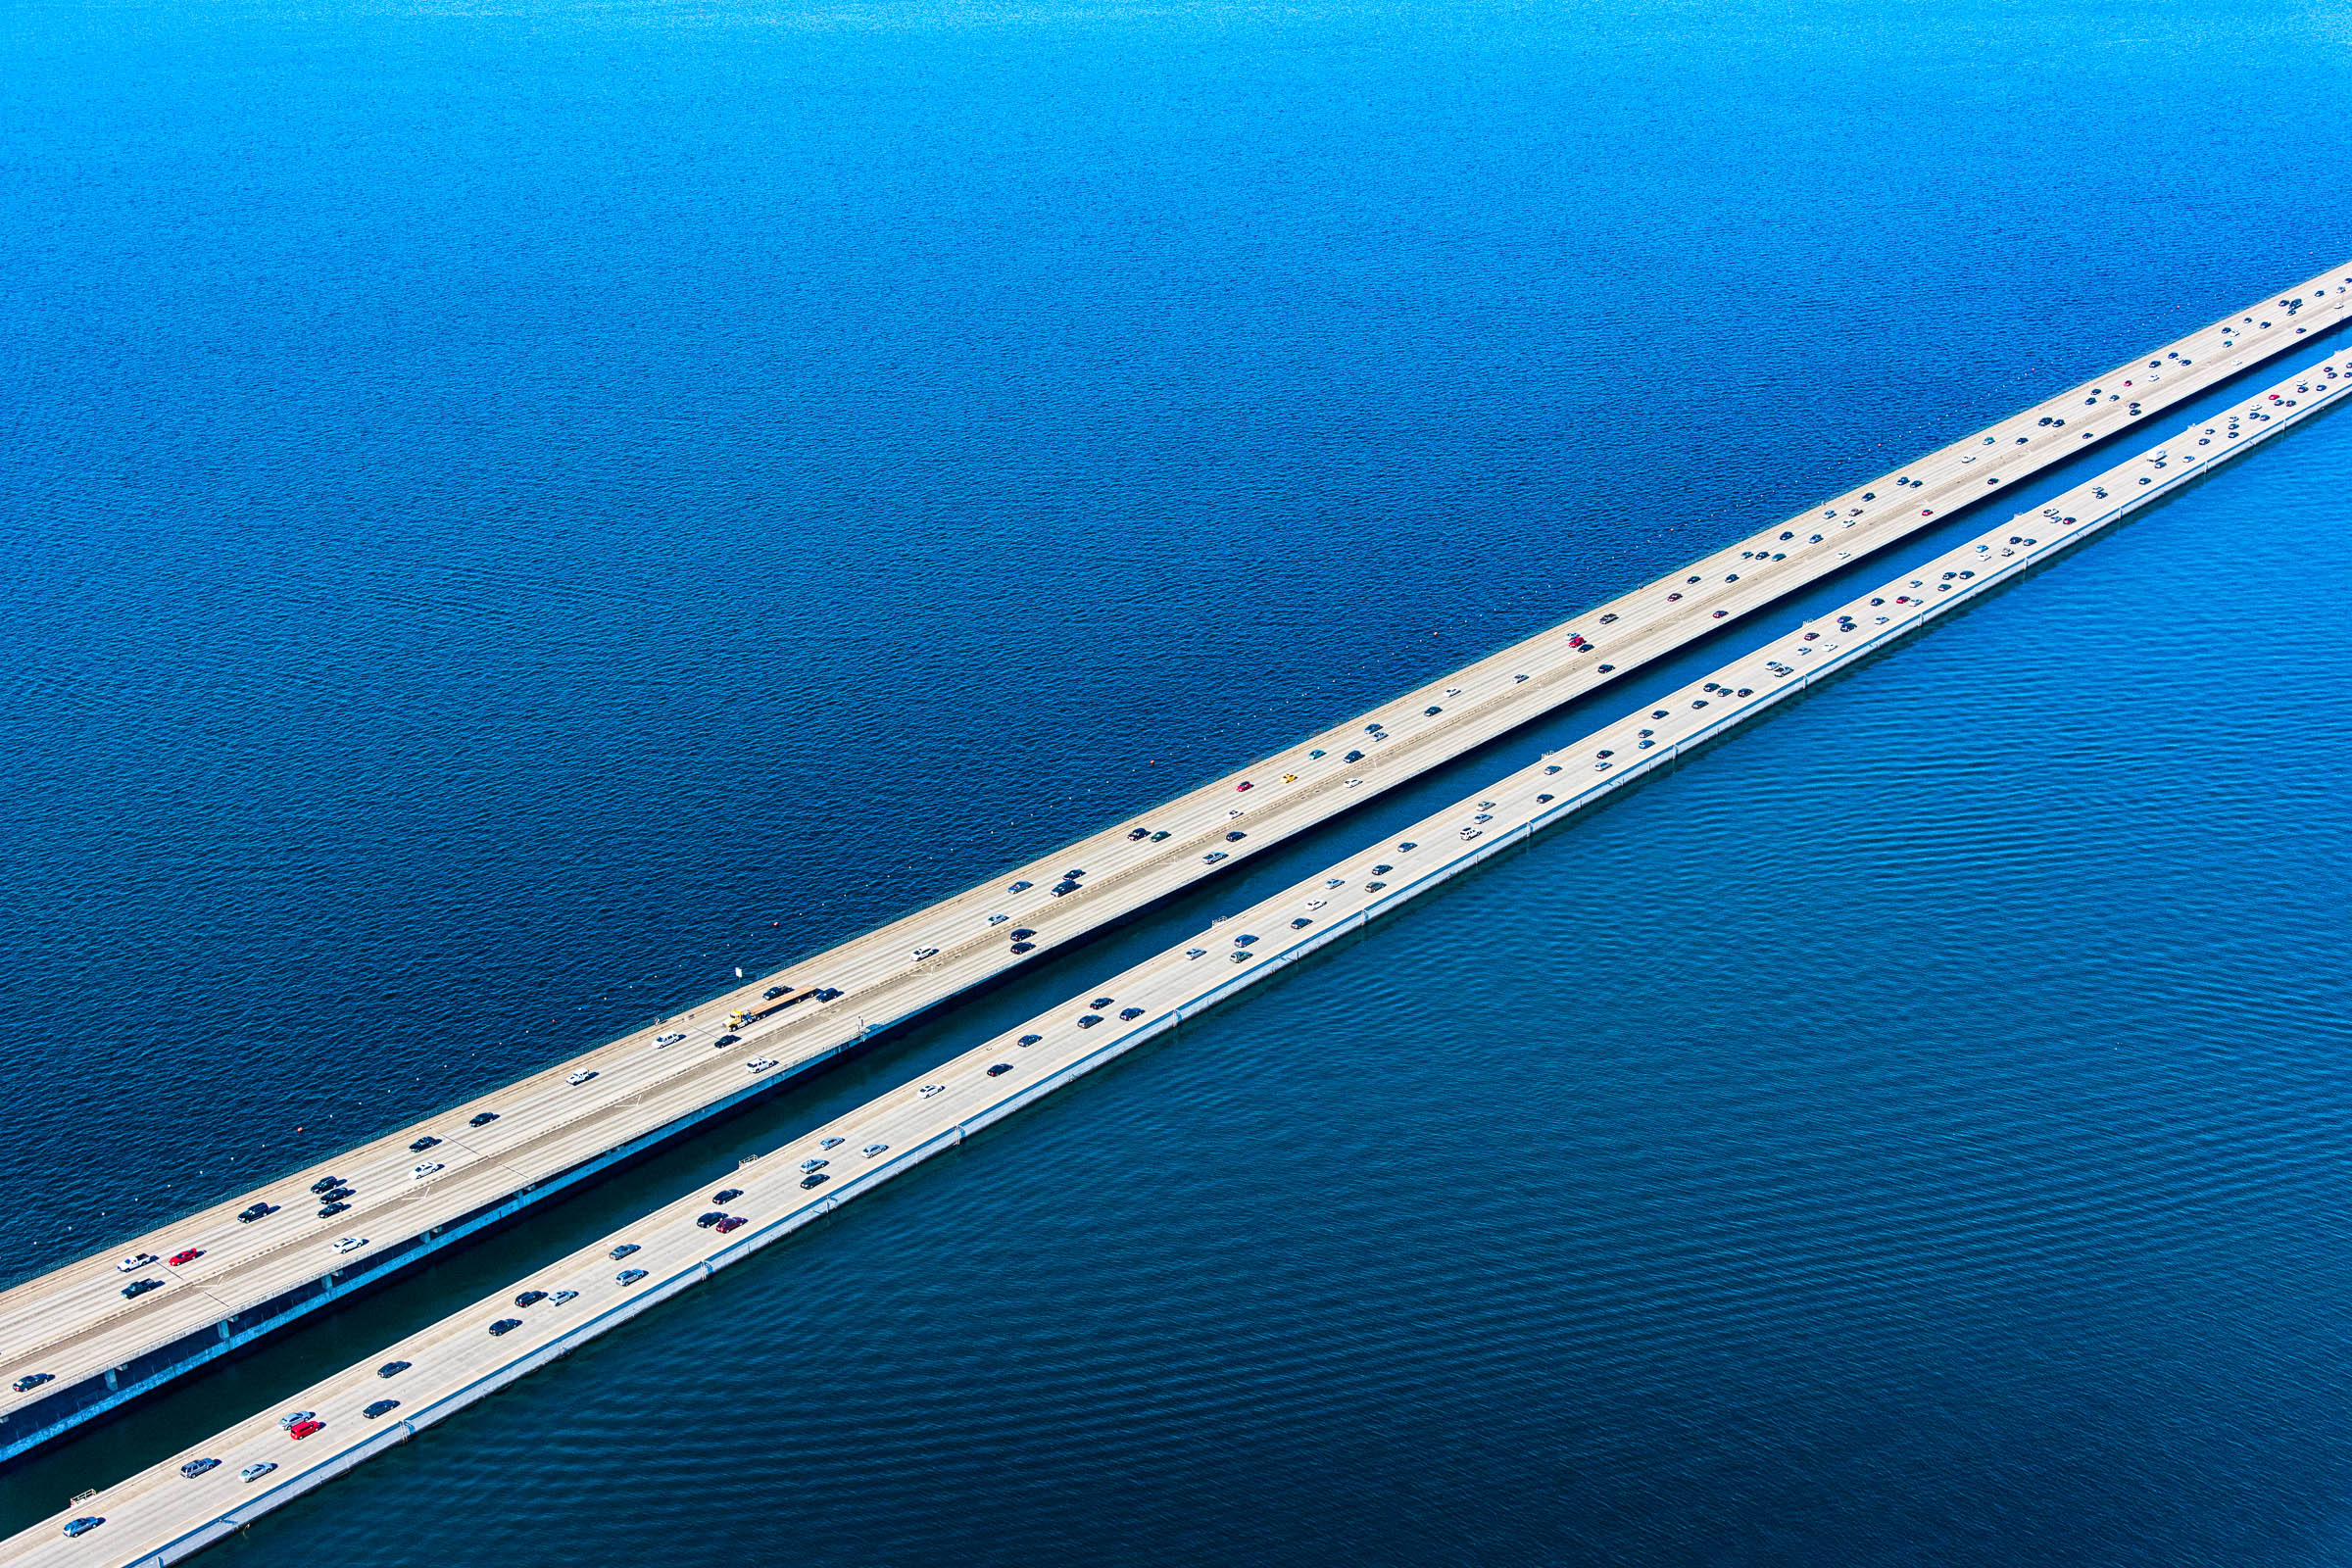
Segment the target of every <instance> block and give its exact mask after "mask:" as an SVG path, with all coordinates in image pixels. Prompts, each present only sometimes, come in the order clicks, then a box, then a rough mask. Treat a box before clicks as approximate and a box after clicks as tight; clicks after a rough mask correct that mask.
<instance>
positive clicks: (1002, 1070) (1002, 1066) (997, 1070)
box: [988, 1061, 1012, 1078]
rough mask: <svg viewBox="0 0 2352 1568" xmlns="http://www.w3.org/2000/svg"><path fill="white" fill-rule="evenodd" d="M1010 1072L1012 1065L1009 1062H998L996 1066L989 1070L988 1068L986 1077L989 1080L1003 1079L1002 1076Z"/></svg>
mask: <svg viewBox="0 0 2352 1568" xmlns="http://www.w3.org/2000/svg"><path fill="white" fill-rule="evenodd" d="M1010 1071H1012V1063H1011V1062H1009V1061H1000V1062H998V1063H997V1064H996V1065H995V1066H994V1067H991V1068H989V1069H988V1075H989V1076H990V1077H991V1078H1001V1077H1003V1076H1004V1075H1005V1074H1006V1073H1008V1072H1010Z"/></svg>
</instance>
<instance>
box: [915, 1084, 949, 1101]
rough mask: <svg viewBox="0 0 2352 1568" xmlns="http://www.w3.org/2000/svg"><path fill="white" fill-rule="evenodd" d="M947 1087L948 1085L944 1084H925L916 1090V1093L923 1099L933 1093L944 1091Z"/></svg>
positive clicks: (928, 1097)
mask: <svg viewBox="0 0 2352 1568" xmlns="http://www.w3.org/2000/svg"><path fill="white" fill-rule="evenodd" d="M947 1087H948V1086H947V1085H946V1084H925V1085H923V1087H922V1088H921V1089H919V1090H917V1091H916V1093H917V1094H920V1095H921V1096H922V1097H923V1098H924V1099H925V1100H929V1099H930V1098H931V1097H932V1096H933V1095H937V1094H943V1093H945V1092H946V1090H947Z"/></svg>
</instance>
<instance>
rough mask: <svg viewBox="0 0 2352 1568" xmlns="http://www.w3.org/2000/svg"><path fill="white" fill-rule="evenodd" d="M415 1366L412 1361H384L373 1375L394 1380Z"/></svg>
mask: <svg viewBox="0 0 2352 1568" xmlns="http://www.w3.org/2000/svg"><path fill="white" fill-rule="evenodd" d="M416 1364H417V1363H416V1362H414V1361H386V1362H385V1363H384V1364H383V1365H382V1366H379V1367H377V1368H376V1369H375V1375H376V1376H377V1377H379V1378H396V1377H398V1376H400V1375H401V1374H402V1373H403V1372H406V1371H407V1370H408V1369H409V1368H410V1367H412V1366H415V1365H416Z"/></svg>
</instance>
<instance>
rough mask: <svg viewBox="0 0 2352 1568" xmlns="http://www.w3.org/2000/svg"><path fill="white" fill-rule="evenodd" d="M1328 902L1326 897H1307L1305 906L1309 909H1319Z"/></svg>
mask: <svg viewBox="0 0 2352 1568" xmlns="http://www.w3.org/2000/svg"><path fill="white" fill-rule="evenodd" d="M1330 902H1331V901H1330V900H1328V899H1309V900H1307V901H1306V907H1308V908H1310V909H1320V908H1321V907H1323V906H1324V905H1326V904H1328V903H1330Z"/></svg>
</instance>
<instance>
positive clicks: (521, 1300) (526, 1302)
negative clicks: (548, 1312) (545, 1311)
mask: <svg viewBox="0 0 2352 1568" xmlns="http://www.w3.org/2000/svg"><path fill="white" fill-rule="evenodd" d="M546 1299H547V1293H546V1292H545V1291H524V1292H523V1293H522V1294H521V1295H519V1296H517V1297H515V1305H516V1306H537V1305H538V1304H539V1303H540V1302H541V1301H544V1300H546Z"/></svg>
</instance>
